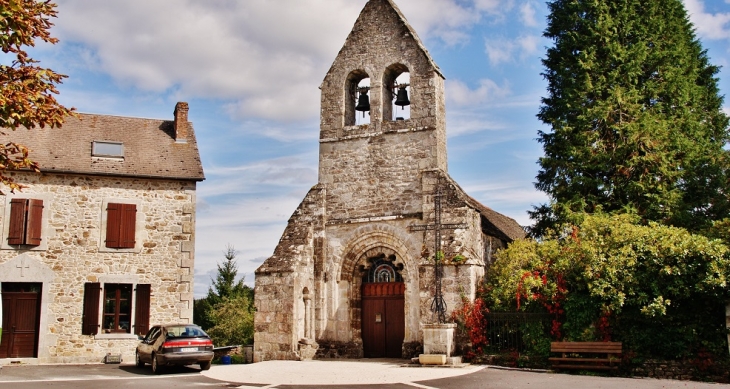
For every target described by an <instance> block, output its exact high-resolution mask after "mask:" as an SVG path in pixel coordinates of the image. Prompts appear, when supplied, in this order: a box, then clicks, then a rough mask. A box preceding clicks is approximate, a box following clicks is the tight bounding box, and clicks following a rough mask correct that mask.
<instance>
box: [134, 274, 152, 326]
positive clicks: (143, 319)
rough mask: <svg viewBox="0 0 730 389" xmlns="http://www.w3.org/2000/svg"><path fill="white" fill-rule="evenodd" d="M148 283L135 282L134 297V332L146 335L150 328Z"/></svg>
mask: <svg viewBox="0 0 730 389" xmlns="http://www.w3.org/2000/svg"><path fill="white" fill-rule="evenodd" d="M150 291H151V285H150V284H137V288H136V292H135V297H134V300H135V301H134V304H135V308H134V333H135V334H136V335H147V331H148V330H149V329H150Z"/></svg>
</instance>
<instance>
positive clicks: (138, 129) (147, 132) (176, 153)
mask: <svg viewBox="0 0 730 389" xmlns="http://www.w3.org/2000/svg"><path fill="white" fill-rule="evenodd" d="M183 125H184V126H186V127H187V128H186V130H187V131H185V132H186V133H187V135H186V136H185V139H178V140H177V141H176V139H175V130H174V122H173V121H167V120H159V119H143V118H133V117H121V116H110V115H96V114H84V113H82V114H78V117H68V118H66V120H65V122H64V123H63V126H62V127H60V128H48V127H46V128H34V129H32V130H28V129H26V128H23V127H21V128H18V129H16V130H15V131H12V130H6V131H5V132H6V136H5V139H6V140H9V141H12V142H16V143H19V144H22V145H25V146H27V147H28V148H29V149H30V159H32V160H34V161H36V162H38V163H39V164H40V169H41V172H45V173H53V172H57V173H72V174H92V175H110V176H128V177H144V178H169V179H180V180H192V181H202V180H204V179H205V176H204V174H203V166H202V164H201V161H200V153H199V152H198V144H197V141H196V139H195V134H194V132H193V126H192V123H189V122H187V120H185V123H184V124H183ZM95 142H96V144H97V146H98V145H99V144H100V143H103V144H104V145H112V147H115V148H117V149H118V146H114V145H119V144H121V145H122V148H121V151H122V154H123V155H122V156H102V157H98V156H93V155H92V150H93V148H94V144H95Z"/></svg>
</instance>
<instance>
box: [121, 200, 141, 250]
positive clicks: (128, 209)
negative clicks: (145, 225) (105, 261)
mask: <svg viewBox="0 0 730 389" xmlns="http://www.w3.org/2000/svg"><path fill="white" fill-rule="evenodd" d="M121 221H122V223H121V226H120V231H119V247H120V248H127V249H132V248H134V243H135V240H134V234H135V228H136V227H137V206H136V205H135V204H122V211H121Z"/></svg>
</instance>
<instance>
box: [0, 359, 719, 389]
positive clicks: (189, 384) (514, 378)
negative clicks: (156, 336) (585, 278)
mask: <svg viewBox="0 0 730 389" xmlns="http://www.w3.org/2000/svg"><path fill="white" fill-rule="evenodd" d="M373 369H375V370H376V371H379V372H380V373H373ZM302 374H303V375H302ZM392 374H396V376H395V378H393V377H394V376H393V375H392ZM419 376H436V377H438V378H431V379H418V378H417V377H419ZM262 377H263V378H264V379H265V382H262ZM338 377H349V382H344V381H338V382H335V381H337V380H342V379H343V378H338ZM325 382H327V383H326V384H325ZM0 388H12V389H26V388H54V389H87V388H88V389H91V388H105V389H106V388H108V389H112V388H134V389H148V388H149V389H151V388H158V389H159V388H164V389H168V388H240V389H253V388H267V389H314V388H326V389H344V388H347V389H385V388H388V389H413V388H420V389H472V388H473V389H477V388H478V389H535V388H539V389H566V388H567V389H609V388H610V389H615V388H619V389H633V388H636V389H721V388H730V385H722V384H713V383H700V382H691V381H673V380H656V379H646V378H645V379H632V378H617V377H591V376H579V375H568V374H554V373H546V372H526V371H518V370H504V369H499V368H494V367H485V366H472V367H469V368H464V369H449V368H426V367H421V368H414V367H400V365H399V363H398V362H394V361H390V362H388V361H375V362H373V361H367V362H362V361H361V362H343V361H321V362H320V361H312V362H281V361H278V362H277V363H269V362H264V363H257V364H253V365H231V366H213V368H211V370H209V371H207V372H202V373H201V372H200V370H199V369H197V367H181V368H171V369H168V371H167V372H166V373H165V374H162V375H159V376H157V375H154V374H152V371H151V370H150V368H149V366H148V367H146V368H143V369H139V368H137V367H134V366H132V365H35V366H5V367H3V368H2V369H1V370H0Z"/></svg>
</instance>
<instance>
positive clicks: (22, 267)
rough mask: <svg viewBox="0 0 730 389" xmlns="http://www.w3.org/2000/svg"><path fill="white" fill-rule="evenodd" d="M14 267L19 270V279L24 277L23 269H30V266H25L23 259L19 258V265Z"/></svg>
mask: <svg viewBox="0 0 730 389" xmlns="http://www.w3.org/2000/svg"><path fill="white" fill-rule="evenodd" d="M15 267H16V268H18V269H20V276H21V277H25V274H23V269H30V266H29V265H26V264H25V258H20V265H15Z"/></svg>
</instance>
